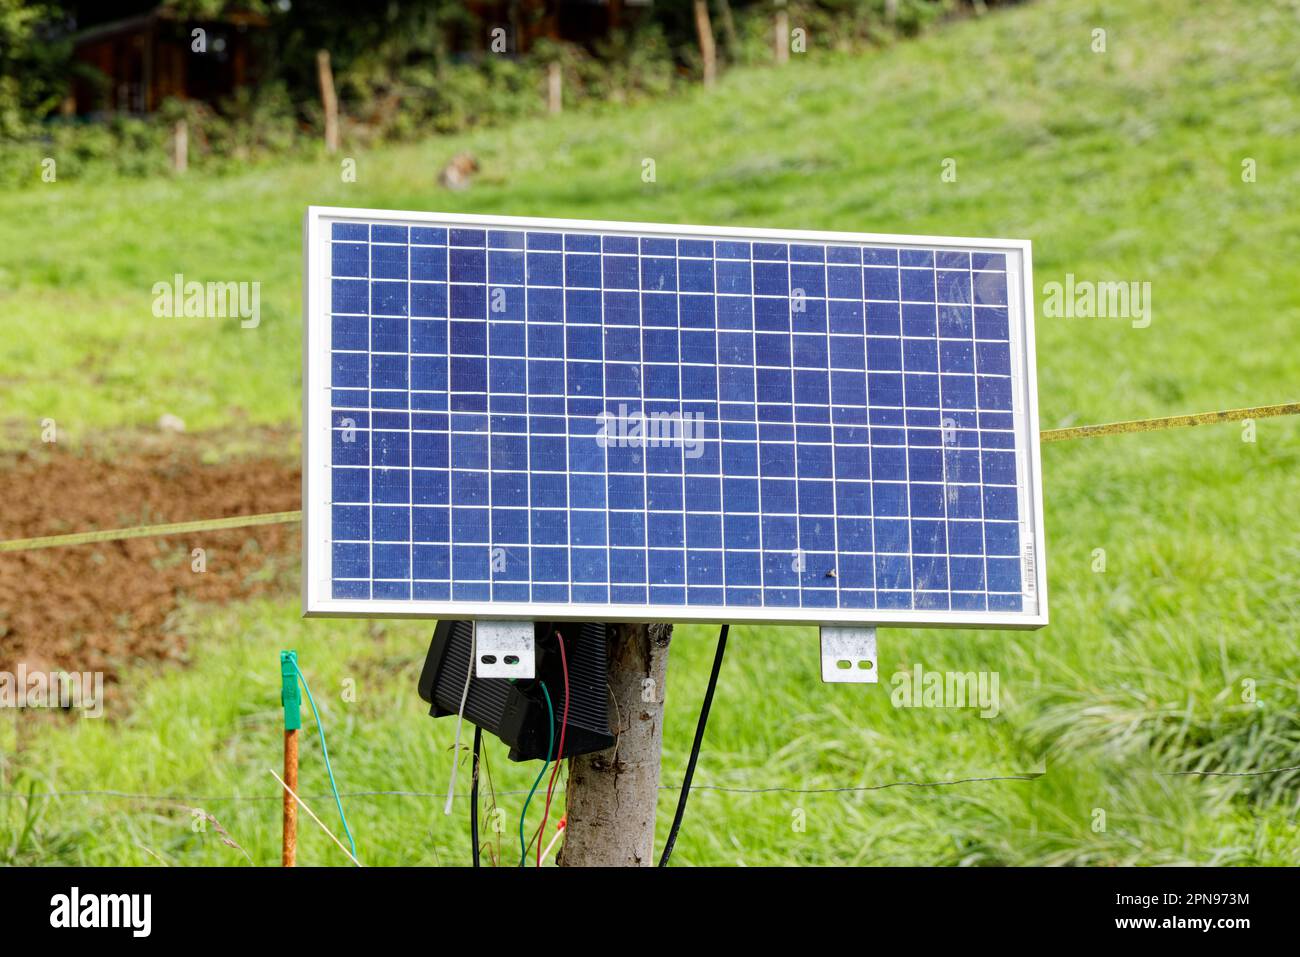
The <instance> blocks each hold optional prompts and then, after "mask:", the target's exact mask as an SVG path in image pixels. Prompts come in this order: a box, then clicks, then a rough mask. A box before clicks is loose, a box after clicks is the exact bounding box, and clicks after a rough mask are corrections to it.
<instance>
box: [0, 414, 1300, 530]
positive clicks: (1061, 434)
mask: <svg viewBox="0 0 1300 957" xmlns="http://www.w3.org/2000/svg"><path fill="white" fill-rule="evenodd" d="M1282 415H1300V402H1285V403H1282V404H1280V405H1257V406H1252V407H1250V408H1245V409H1219V410H1217V411H1214V412H1195V413H1192V414H1190V415H1170V416H1164V417H1161V418H1154V419H1130V420H1127V421H1123V422H1105V423H1101V424H1099V425H1078V426H1072V427H1069V428H1062V429H1044V430H1043V431H1042V432H1040V433H1039V440H1040V441H1042V442H1065V441H1069V440H1071V439H1084V438H1094V437H1098V436H1103V435H1123V434H1127V433H1131V432H1155V431H1159V430H1161V429H1177V428H1187V427H1190V426H1195V425H1210V424H1213V423H1216V422H1239V421H1241V420H1243V419H1267V418H1273V417H1276V416H1282ZM301 521H302V511H301V510H300V509H295V510H293V511H288V512H266V513H263V514H260V515H232V516H227V517H226V518H208V519H198V520H195V521H191V522H171V523H168V524H163V525H139V526H135V527H133V528H103V529H93V530H91V531H86V532H71V533H69V534H66V535H41V536H38V537H35V538H12V539H8V540H5V541H0V552H27V551H35V550H37V549H41V548H61V547H66V546H70V545H89V544H94V543H98V542H115V541H122V540H125V539H129V538H149V537H155V536H156V537H161V536H165V535H179V534H182V533H185V532H207V531H216V530H220V529H227V528H245V527H248V526H253V525H278V524H287V523H293V522H301Z"/></svg>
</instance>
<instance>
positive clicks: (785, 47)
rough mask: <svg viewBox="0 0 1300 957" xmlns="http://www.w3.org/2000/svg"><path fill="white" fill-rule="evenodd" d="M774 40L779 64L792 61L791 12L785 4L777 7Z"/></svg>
mask: <svg viewBox="0 0 1300 957" xmlns="http://www.w3.org/2000/svg"><path fill="white" fill-rule="evenodd" d="M772 41H773V52H774V53H775V54H776V62H777V63H778V64H782V63H788V62H790V14H789V12H788V11H787V10H786V9H785V7H784V6H781V7H777V10H776V27H775V29H774V31H773V36H772Z"/></svg>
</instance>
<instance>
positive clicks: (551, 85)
mask: <svg viewBox="0 0 1300 957" xmlns="http://www.w3.org/2000/svg"><path fill="white" fill-rule="evenodd" d="M562 109H564V73H563V71H561V69H560V64H559V63H556V62H553V63H549V64H547V67H546V112H547V113H550V114H551V115H552V116H554V115H555V114H557V113H559V112H560V111H561V110H562Z"/></svg>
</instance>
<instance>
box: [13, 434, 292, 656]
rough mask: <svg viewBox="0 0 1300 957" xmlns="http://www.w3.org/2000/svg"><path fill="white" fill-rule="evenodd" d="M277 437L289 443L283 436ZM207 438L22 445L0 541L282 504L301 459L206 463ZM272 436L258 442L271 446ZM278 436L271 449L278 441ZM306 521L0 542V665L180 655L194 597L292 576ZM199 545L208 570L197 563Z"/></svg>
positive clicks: (275, 587)
mask: <svg viewBox="0 0 1300 957" xmlns="http://www.w3.org/2000/svg"><path fill="white" fill-rule="evenodd" d="M283 439H284V441H283V442H282V443H281V445H280V447H281V448H288V447H289V446H291V445H292V442H291V437H290V436H288V435H287V434H286V435H285V436H284V437H283ZM211 447H212V445H211V443H210V442H207V441H205V440H204V438H203V437H201V436H175V437H174V438H173V439H169V440H167V441H150V442H146V443H142V444H141V446H140V447H133V448H129V449H124V448H123V447H122V446H121V443H116V444H115V445H114V447H113V448H112V449H108V448H107V447H106V448H103V449H99V450H96V449H79V450H64V449H61V448H59V447H57V446H56V447H53V448H51V449H48V450H44V449H43V450H41V451H40V452H35V453H20V454H18V455H17V456H11V457H8V458H7V459H6V460H5V461H4V462H0V489H3V493H2V494H0V539H13V538H29V537H34V536H38V535H57V534H64V533H69V532H78V531H84V530H88V529H97V528H122V527H128V526H133V525H150V524H155V523H162V522H180V521H191V520H196V519H205V518H224V517H227V516H233V515H253V514H257V513H260V512H280V511H288V510H292V509H296V508H298V507H299V504H300V497H301V496H300V467H299V464H298V462H297V461H296V460H294V459H290V458H289V457H288V456H287V455H286V456H275V455H269V454H267V453H266V452H264V451H263V452H259V453H256V454H252V455H242V456H239V457H235V458H225V459H222V460H220V461H216V462H206V461H204V457H205V452H206V451H207V450H209V449H210V448H211ZM266 447H267V446H266V445H265V444H262V448H263V449H265V448H266ZM272 447H274V446H272ZM299 542H300V532H299V528H298V525H297V524H284V525H265V526H259V527H254V528H246V529H242V528H241V529H226V530H223V531H214V532H196V533H188V534H184V535H177V536H169V537H163V538H139V539H131V540H127V541H117V542H104V543H99V544H91V545H76V546H72V547H61V548H48V549H41V550H38V551H29V552H15V553H0V670H8V671H13V670H14V668H15V667H16V665H17V664H18V663H19V662H25V663H26V665H27V667H28V669H68V670H73V669H76V670H80V671H104V672H106V674H107V675H108V676H109V680H112V679H111V676H112V675H113V674H114V673H115V672H117V671H118V670H119V669H121V668H122V667H124V666H125V665H128V664H130V663H133V662H137V661H142V660H143V661H148V660H154V661H158V660H161V661H175V660H180V659H181V658H183V655H184V643H183V641H182V639H181V637H180V635H179V634H178V633H177V628H176V617H177V616H176V611H177V608H178V606H179V604H180V603H181V602H182V601H183V600H185V599H192V600H194V601H199V602H214V603H225V602H230V601H238V600H241V599H246V598H252V597H256V596H259V595H267V594H273V593H274V594H283V593H285V592H286V591H288V590H291V589H292V588H295V587H296V585H297V570H298V551H299ZM196 548H202V549H203V550H204V552H205V556H204V557H205V559H206V566H207V570H206V571H204V572H202V573H199V572H195V571H194V570H193V569H192V561H193V558H192V551H193V549H196Z"/></svg>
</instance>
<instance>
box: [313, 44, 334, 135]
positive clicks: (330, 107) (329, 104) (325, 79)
mask: <svg viewBox="0 0 1300 957" xmlns="http://www.w3.org/2000/svg"><path fill="white" fill-rule="evenodd" d="M316 76H317V79H318V80H319V81H320V101H321V107H322V108H323V109H324V111H325V149H326V150H328V151H329V152H331V153H337V152H338V151H339V100H338V97H337V96H336V95H335V93H334V71H333V70H332V69H331V68H330V52H329V50H320V51H318V52H317V53H316Z"/></svg>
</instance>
